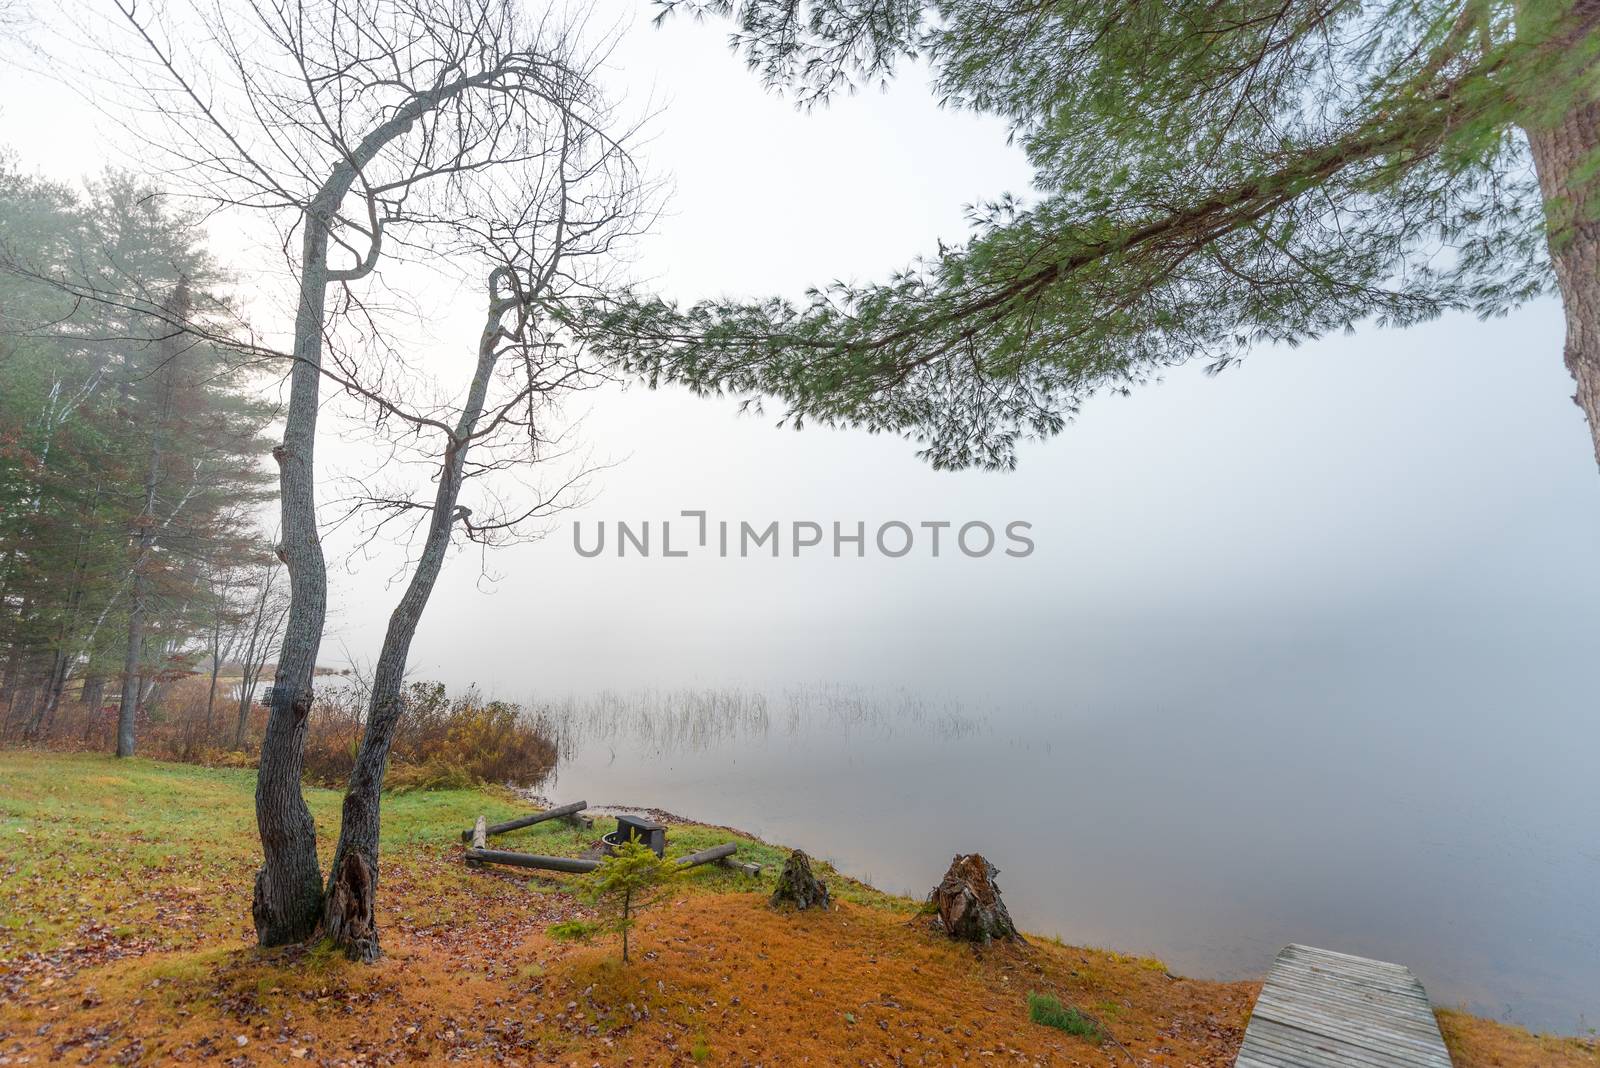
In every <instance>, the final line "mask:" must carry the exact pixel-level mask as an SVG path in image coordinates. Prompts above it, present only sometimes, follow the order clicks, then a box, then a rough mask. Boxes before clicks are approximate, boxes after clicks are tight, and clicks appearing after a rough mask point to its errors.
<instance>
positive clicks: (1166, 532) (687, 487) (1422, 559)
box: [338, 306, 1600, 1032]
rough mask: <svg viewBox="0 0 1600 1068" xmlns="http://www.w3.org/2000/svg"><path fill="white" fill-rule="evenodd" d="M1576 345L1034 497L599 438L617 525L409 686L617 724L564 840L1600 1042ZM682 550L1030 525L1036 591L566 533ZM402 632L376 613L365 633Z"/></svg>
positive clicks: (1241, 387) (1591, 578) (1392, 338)
mask: <svg viewBox="0 0 1600 1068" xmlns="http://www.w3.org/2000/svg"><path fill="white" fill-rule="evenodd" d="M1558 326H1559V323H1558V321H1557V320H1556V317H1555V316H1554V314H1553V309H1551V308H1549V307H1543V306H1541V307H1538V308H1534V309H1529V310H1528V311H1526V312H1524V313H1522V314H1521V315H1519V316H1516V317H1513V318H1512V319H1510V320H1506V321H1502V322H1494V323H1489V324H1477V323H1473V322H1471V321H1464V320H1451V321H1445V322H1442V323H1439V324H1435V325H1433V326H1430V327H1427V328H1424V329H1423V330H1418V331H1412V332H1411V333H1408V334H1397V333H1382V332H1376V331H1374V332H1372V333H1371V334H1370V335H1363V336H1361V337H1357V338H1343V339H1335V340H1330V341H1327V342H1324V343H1322V344H1320V345H1316V346H1310V347H1308V348H1306V349H1304V350H1300V351H1298V352H1293V353H1269V354H1265V355H1263V356H1262V357H1261V358H1259V359H1256V360H1253V361H1251V362H1250V363H1249V364H1248V365H1247V366H1246V367H1244V368H1242V369H1241V370H1239V371H1237V372H1230V373H1229V374H1226V375H1224V376H1222V377H1221V378H1220V379H1216V380H1211V379H1206V378H1204V377H1203V376H1201V375H1199V374H1191V373H1189V372H1180V373H1178V374H1175V375H1174V376H1172V379H1171V381H1169V382H1167V383H1165V384H1162V385H1160V386H1158V387H1155V388H1153V389H1150V390H1147V391H1145V392H1142V393H1140V394H1137V395H1135V396H1134V397H1132V398H1129V399H1118V400H1108V401H1104V402H1101V403H1099V404H1098V405H1097V406H1095V407H1093V408H1092V410H1091V411H1090V412H1089V413H1087V415H1086V418H1085V419H1084V420H1083V421H1082V422H1081V423H1080V424H1079V425H1077V426H1075V427H1073V428H1070V429H1069V430H1068V432H1067V433H1066V434H1065V435H1064V436H1063V437H1062V438H1061V439H1059V440H1057V441H1055V442H1053V443H1050V444H1047V445H1043V446H1040V447H1036V448H1033V449H1031V450H1030V451H1029V452H1028V453H1027V455H1025V457H1024V459H1023V463H1022V466H1021V468H1020V469H1019V470H1018V471H1016V472H1014V473H1009V474H978V473H964V474H959V475H951V474H941V473H936V472H930V471H927V470H926V469H924V468H923V467H921V466H920V465H919V464H918V463H917V461H916V460H915V459H914V458H913V457H912V456H911V449H910V448H909V447H908V446H906V445H905V444H903V443H899V442H894V441H885V440H883V439H877V438H868V437H867V436H865V435H859V434H840V433H830V432H827V431H812V430H807V431H805V432H803V433H801V434H798V435H797V434H793V433H789V432H780V431H777V430H774V429H772V428H770V427H769V426H768V425H767V424H766V422H764V421H762V420H758V419H751V418H744V419H739V418H736V417H735V416H734V415H732V414H731V413H730V412H729V410H728V406H727V405H726V404H724V405H721V406H719V405H718V403H717V402H715V401H700V400H696V399H694V398H688V397H682V396H680V395H677V394H670V393H664V394H649V393H646V392H633V393H629V394H627V395H626V396H620V397H617V398H615V399H614V402H611V403H609V404H608V405H607V406H597V407H596V410H595V413H594V415H593V417H592V421H591V423H590V425H589V431H590V433H593V434H598V435H600V436H601V437H602V438H603V439H605V440H611V441H626V442H628V443H629V445H631V446H632V448H631V450H629V455H628V458H627V459H626V460H625V462H623V463H622V464H621V465H620V466H619V467H617V468H616V469H614V470H612V471H609V472H607V473H606V476H605V480H604V483H605V488H604V491H603V492H602V493H601V494H600V495H599V496H598V498H597V499H596V500H595V501H594V502H592V503H591V504H590V505H589V506H588V507H586V508H585V509H583V510H582V511H581V512H579V513H576V514H575V515H571V516H567V517H564V522H563V523H562V524H561V526H560V527H559V528H558V529H557V530H556V531H555V533H554V534H553V535H552V536H551V537H550V538H549V539H547V540H546V541H544V542H541V543H538V544H535V545H531V546H526V547H524V548H521V549H517V550H512V551H509V552H506V553H503V554H501V555H499V556H496V557H493V558H492V564H491V566H492V567H493V568H494V570H495V572H496V573H497V575H498V578H497V580H496V581H494V582H493V583H491V584H490V585H489V586H488V587H487V588H488V589H490V590H492V592H491V593H489V594H487V595H486V594H485V593H483V592H480V591H478V590H474V589H473V588H472V587H471V586H470V585H469V584H468V583H467V582H466V581H465V577H466V576H470V575H472V574H474V573H475V570H474V569H475V568H476V567H477V566H478V564H479V563H480V561H479V560H478V559H476V558H470V559H469V558H465V557H464V558H460V559H458V560H457V561H456V562H455V563H453V564H452V565H451V566H452V567H453V568H457V569H459V570H458V571H457V574H460V575H462V576H463V579H462V581H460V582H458V583H455V584H452V586H451V588H450V590H449V591H446V592H443V593H442V594H441V598H440V603H439V604H438V605H437V606H436V608H435V611H434V612H433V614H432V615H430V617H429V621H428V622H427V623H426V624H425V625H424V630H423V636H422V638H421V639H419V641H418V649H419V656H418V657H417V658H416V661H417V664H416V669H415V674H417V675H418V676H419V677H440V678H445V679H447V680H448V681H450V682H452V683H453V684H456V685H466V684H468V683H471V682H476V683H478V684H480V685H481V686H483V687H484V688H485V689H486V690H488V691H490V692H493V693H496V694H499V695H502V696H506V697H513V698H517V699H521V700H525V701H527V700H531V701H533V702H534V703H538V704H546V705H552V704H553V705H561V704H563V703H566V704H568V705H570V706H575V707H578V708H591V709H592V708H593V707H595V705H596V701H597V695H601V694H603V693H606V692H608V691H609V692H610V693H611V694H612V696H611V697H610V698H608V699H607V700H609V701H610V703H611V707H612V709H613V711H615V712H617V715H616V716H613V717H609V719H610V720H614V722H613V723H612V726H611V727H610V728H608V729H603V730H600V731H599V732H598V733H596V732H595V731H592V730H591V731H589V732H588V733H586V734H580V736H579V737H578V739H577V744H576V748H575V752H574V753H573V754H572V757H571V759H570V760H569V761H567V762H566V763H564V765H563V766H562V767H561V768H560V770H559V773H558V777H557V779H556V781H555V782H554V783H552V784H547V792H549V793H550V794H551V795H552V796H553V797H555V798H557V799H560V800H570V799H578V798H582V799H585V800H588V801H590V802H591V803H594V804H605V803H624V804H635V805H641V806H659V807H662V808H666V809H669V810H672V811H675V812H679V813H682V814H684V815H687V816H691V817H693V818H696V819H701V820H706V821H710V822H714V823H726V824H731V825H736V826H739V827H741V828H744V829H748V830H750V831H753V832H755V833H758V834H760V835H762V836H764V837H767V838H769V839H771V840H774V841H777V842H782V843H785V844H792V845H796V846H801V847H804V848H806V849H808V850H811V851H813V852H815V853H818V854H820V855H822V856H825V857H827V858H829V859H831V860H832V861H834V862H835V863H837V864H838V865H839V866H840V867H841V868H842V869H843V870H845V871H847V872H850V873H852V874H855V875H858V876H861V877H863V878H868V879H870V880H872V881H873V882H874V883H876V884H877V885H880V886H883V887H884V888H886V889H890V890H896V891H903V892H907V893H914V894H921V893H925V892H926V891H927V889H928V888H929V887H930V886H931V885H932V884H933V883H934V882H935V881H936V879H937V877H938V875H939V874H940V872H941V871H942V869H943V867H944V865H946V864H947V863H948V861H949V859H950V856H951V855H952V854H953V853H955V852H957V851H970V850H977V851H981V852H983V853H984V854H985V855H987V856H989V857H990V858H991V859H992V860H993V861H994V862H995V863H996V864H998V865H999V867H1000V868H1001V869H1002V872H1003V874H1002V876H1001V885H1002V888H1003V889H1004V891H1005V894H1006V897H1007V900H1008V902H1010V904H1011V908H1012V911H1013V913H1014V914H1015V915H1016V918H1017V920H1018V922H1019V923H1020V924H1021V925H1022V926H1023V927H1024V928H1025V929H1028V930H1032V931H1035V932H1040V933H1046V934H1059V935H1061V936H1062V937H1063V938H1066V939H1068V940H1069V941H1078V942H1089V943H1096V944H1102V945H1106V946H1109V947H1113V948H1116V949H1121V950H1128V951H1140V952H1145V953H1151V954H1154V955H1157V956H1159V957H1161V958H1162V959H1163V960H1165V961H1166V962H1167V963H1168V964H1169V965H1170V966H1171V967H1172V968H1173V969H1174V970H1175V971H1177V972H1180V973H1184V974H1192V975H1203V976H1232V977H1258V976H1260V975H1261V974H1263V973H1264V971H1265V969H1266V968H1267V966H1268V965H1269V964H1270V962H1271V960H1272V957H1273V955H1274V954H1275V953H1276V952H1277V950H1278V949H1279V948H1281V946H1283V945H1284V944H1286V943H1288V942H1291V941H1299V942H1306V943H1310V944H1321V945H1327V946H1331V947H1335V948H1339V949H1341V950H1345V951H1348V952H1353V953H1358V954H1365V955H1371V956H1375V957H1379V958H1382V959H1387V960H1399V961H1404V962H1405V963H1407V964H1408V965H1410V966H1411V967H1412V968H1413V969H1414V970H1415V971H1416V972H1417V974H1418V976H1419V977H1420V978H1421V979H1422V980H1423V982H1424V983H1425V984H1426V985H1427V987H1428V989H1429V991H1430V993H1431V994H1432V995H1433V996H1434V998H1435V999H1436V1001H1437V1002H1438V1003H1439V1004H1442V1005H1446V1006H1453V1005H1464V1006H1466V1007H1468V1008H1470V1009H1473V1010H1475V1011H1479V1012H1483V1013H1487V1014H1490V1015H1493V1016H1496V1017H1500V1018H1503V1019H1509V1020H1515V1021H1517V1022H1520V1023H1524V1024H1527V1025H1530V1026H1533V1027H1538V1028H1547V1029H1557V1030H1561V1031H1568V1032H1574V1031H1579V1030H1582V1029H1584V1028H1587V1027H1589V1026H1592V1025H1594V1024H1595V1023H1596V1012H1595V1007H1596V1006H1600V939H1597V933H1596V930H1595V927H1594V924H1593V922H1592V917H1593V905H1594V901H1595V895H1596V889H1597V887H1600V791H1597V787H1596V781H1595V775H1594V766H1595V765H1594V753H1595V751H1596V744H1597V742H1600V728H1597V726H1596V718H1595V715H1594V705H1595V702H1594V688H1593V680H1592V670H1593V666H1594V664H1595V662H1596V657H1595V654H1594V643H1595V638H1594V635H1595V632H1596V631H1595V622H1596V615H1595V611H1594V607H1593V606H1594V605H1595V604H1596V603H1600V600H1597V599H1600V563H1597V558H1596V554H1595V552H1594V546H1595V543H1596V538H1597V535H1600V506H1597V500H1600V492H1597V490H1600V487H1597V485H1596V484H1595V480H1596V477H1597V476H1596V474H1595V471H1594V469H1593V465H1592V463H1591V462H1590V461H1589V460H1588V459H1587V457H1586V456H1585V455H1584V444H1585V443H1584V440H1583V432H1582V428H1581V426H1580V425H1579V424H1578V422H1577V413H1576V409H1574V408H1573V407H1572V405H1571V404H1570V402H1569V401H1568V400H1567V396H1566V395H1567V392H1569V390H1568V388H1567V386H1566V384H1565V382H1564V381H1563V374H1562V371H1561V368H1560V366H1559V363H1558V362H1556V363H1552V361H1551V359H1550V354H1551V353H1552V352H1553V351H1554V349H1555V345H1556V337H1557V333H1558ZM1424 340H1426V341H1428V342H1429V344H1428V345H1427V346H1426V347H1424V346H1423V345H1422V342H1423V341H1424ZM1356 427H1359V432H1357V430H1356V429H1355V428H1356ZM718 458H720V459H718ZM682 509H705V510H707V511H708V513H709V514H710V516H711V518H712V520H713V521H715V520H716V519H718V518H723V519H730V520H744V519H747V520H749V521H751V522H752V523H757V522H759V523H765V522H766V521H768V520H769V519H780V520H783V521H784V522H786V523H787V522H789V521H792V520H794V519H808V520H818V521H823V522H827V521H833V520H838V521H842V522H846V523H850V524H853V523H854V522H855V521H856V520H858V519H860V520H866V521H867V522H868V528H869V530H870V529H872V528H873V527H874V526H875V525H876V524H877V523H880V522H882V521H885V520H889V519H904V520H906V521H908V522H916V521H918V520H921V519H927V518H947V519H951V520H954V521H956V522H958V523H959V522H960V521H962V520H965V519H969V518H978V519H984V520H986V521H990V522H992V523H994V524H995V525H996V526H997V527H998V525H999V524H1001V523H1003V522H1005V521H1007V520H1010V519H1013V518H1026V519H1028V520H1030V521H1031V522H1032V523H1033V531H1032V535H1033V537H1034V539H1035V541H1036V542H1037V548H1036V551H1035V552H1034V553H1033V554H1031V555H1030V556H1028V557H1026V558H1022V559H1015V558H1007V557H1005V556H1003V555H1000V554H998V553H997V554H992V555H990V556H987V557H983V558H981V559H972V558H968V557H965V556H963V555H961V554H960V553H953V554H950V553H947V554H944V555H941V556H940V557H939V558H938V559H933V558H931V556H929V555H928V554H927V553H926V552H923V551H918V552H913V553H912V554H909V555H908V556H906V557H904V558H901V559H885V558H883V557H882V556H881V555H877V554H875V553H873V552H872V551H871V550H870V549H869V550H868V556H867V558H866V559H856V558H854V557H853V556H849V555H847V556H846V557H845V558H842V559H836V558H834V557H833V556H832V555H831V553H829V552H828V551H827V550H826V548H824V549H823V550H819V551H816V552H812V551H805V552H802V554H801V555H800V556H799V557H798V558H797V557H795V556H793V555H792V553H791V550H790V548H789V547H788V545H787V543H786V544H785V547H784V550H783V555H782V556H780V557H779V558H778V559H772V558H770V557H768V556H765V555H759V556H751V557H748V558H740V557H736V556H732V557H728V558H722V557H719V556H718V555H716V553H714V552H705V551H693V552H691V553H690V555H689V556H688V557H687V558H681V559H680V558H673V559H666V558H663V557H661V556H660V555H659V544H656V545H655V546H654V548H655V549H656V550H657V552H655V553H653V554H652V555H651V556H649V557H646V558H641V557H640V556H639V555H638V554H637V553H636V552H634V551H633V550H632V549H631V547H630V550H629V553H628V555H627V556H625V557H623V558H620V559H619V558H618V557H617V556H616V555H615V552H614V546H613V547H612V549H611V551H608V552H607V553H606V554H603V555H602V556H599V557H596V558H593V559H586V558H584V557H581V556H580V555H579V554H578V553H577V552H576V551H575V550H574V548H573V543H572V540H571V530H570V522H571V521H573V520H576V521H580V522H582V523H584V524H585V530H586V531H588V532H592V531H593V529H594V527H595V525H596V524H598V523H600V522H605V523H607V524H614V523H615V522H617V521H618V520H625V521H628V522H631V523H635V524H638V523H640V522H642V521H643V520H645V519H651V520H653V521H659V520H663V519H676V518H677V516H678V512H679V511H680V510H682ZM678 522H680V523H682V522H686V521H683V520H678ZM686 529H692V526H689V527H686ZM676 537H677V534H676V533H675V534H674V538H675V539H676ZM342 581H343V583H344V585H345V587H346V588H347V590H355V589H364V588H365V587H361V586H359V585H358V583H357V576H351V577H347V578H346V579H344V580H342ZM390 596H392V591H391V592H386V591H383V590H381V589H377V588H373V589H372V591H371V593H370V595H367V594H362V595H360V596H357V595H355V594H354V593H353V592H346V593H344V594H343V595H342V596H340V597H339V599H338V600H339V603H340V604H342V605H343V606H344V608H343V610H342V613H343V614H342V616H341V618H340V622H339V624H338V626H339V628H340V632H341V633H352V632H362V631H366V630H368V629H370V628H372V627H375V626H376V625H377V623H378V621H379V620H380V619H381V616H380V615H378V613H379V612H381V611H382V610H383V607H384V605H385V604H386V603H387V600H388V598H389V597H390ZM369 606H370V608H369ZM369 611H370V613H371V616H370V618H369V617H368V615H367V613H368V612H369ZM708 695H710V696H708ZM569 698H570V699H571V700H570V701H569V700H567V699H569ZM708 701H709V702H711V707H712V708H713V709H715V710H718V711H715V714H705V715H698V714H692V713H693V710H694V709H696V708H700V707H702V706H704V705H706V703H707V702H708ZM717 702H721V703H720V704H718V703H717ZM730 702H731V703H730ZM685 709H688V710H689V711H685ZM757 710H759V713H758V711H757ZM579 718H580V719H582V718H583V717H579ZM590 718H591V719H592V718H593V717H590ZM598 721H599V722H600V723H602V724H604V723H606V722H607V721H608V717H607V716H600V717H599V718H598Z"/></svg>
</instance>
